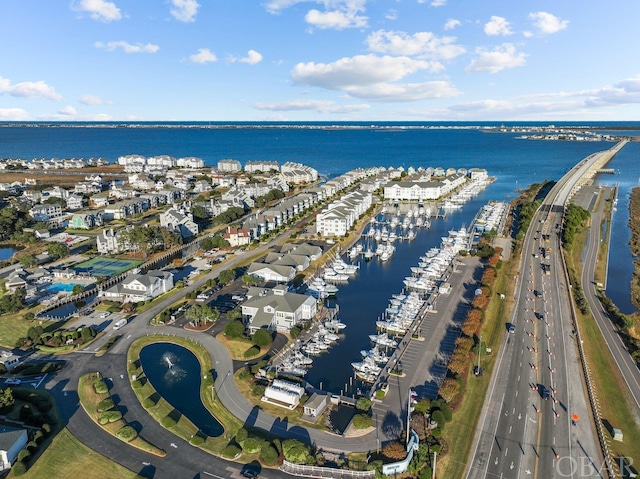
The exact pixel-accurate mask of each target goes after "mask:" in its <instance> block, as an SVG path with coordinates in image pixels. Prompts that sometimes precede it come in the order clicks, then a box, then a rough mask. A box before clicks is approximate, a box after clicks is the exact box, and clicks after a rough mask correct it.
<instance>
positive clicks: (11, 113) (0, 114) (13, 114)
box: [0, 108, 29, 121]
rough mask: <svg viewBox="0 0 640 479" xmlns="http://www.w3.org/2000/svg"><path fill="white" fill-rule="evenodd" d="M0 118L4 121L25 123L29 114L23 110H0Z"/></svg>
mask: <svg viewBox="0 0 640 479" xmlns="http://www.w3.org/2000/svg"><path fill="white" fill-rule="evenodd" d="M0 118H2V119H3V120H4V121H25V120H28V119H29V114H28V113H27V112H26V111H24V110H23V109H22V108H0Z"/></svg>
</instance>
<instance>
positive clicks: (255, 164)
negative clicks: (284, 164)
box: [244, 161, 280, 173]
mask: <svg viewBox="0 0 640 479" xmlns="http://www.w3.org/2000/svg"><path fill="white" fill-rule="evenodd" d="M244 171H246V172H247V173H269V172H270V171H280V165H279V164H278V162H277V161H247V163H246V164H245V165H244Z"/></svg>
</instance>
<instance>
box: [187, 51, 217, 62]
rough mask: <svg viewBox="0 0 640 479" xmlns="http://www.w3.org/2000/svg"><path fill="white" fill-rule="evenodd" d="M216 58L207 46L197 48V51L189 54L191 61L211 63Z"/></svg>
mask: <svg viewBox="0 0 640 479" xmlns="http://www.w3.org/2000/svg"><path fill="white" fill-rule="evenodd" d="M217 60H218V58H217V57H216V54H215V53H213V52H212V51H211V50H209V49H208V48H198V53H195V54H193V55H190V56H189V61H190V62H193V63H201V64H202V63H211V62H215V61H217Z"/></svg>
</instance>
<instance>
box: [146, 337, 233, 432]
mask: <svg viewBox="0 0 640 479" xmlns="http://www.w3.org/2000/svg"><path fill="white" fill-rule="evenodd" d="M140 363H141V365H142V369H143V370H144V373H145V375H146V376H147V378H148V379H149V381H150V382H151V385H152V386H153V387H154V388H155V390H156V391H157V392H158V394H160V396H162V397H163V398H164V399H166V401H167V402H168V403H169V404H171V406H173V407H174V408H175V409H176V410H178V411H179V412H180V413H181V414H183V415H184V416H185V417H187V418H188V419H189V420H190V421H191V422H192V423H193V424H195V426H196V427H197V428H198V429H200V430H201V431H202V432H203V433H205V434H206V435H207V436H211V437H217V436H220V435H221V434H222V433H223V431H224V429H223V427H222V425H221V424H220V423H219V422H218V421H217V420H216V418H214V417H213V416H212V415H211V413H210V412H209V411H208V410H207V408H205V407H204V404H202V401H201V399H200V362H199V361H198V358H196V356H195V355H194V354H193V353H192V352H191V351H189V350H188V349H186V348H183V347H182V346H178V345H176V344H171V343H155V344H150V345H148V346H145V347H144V348H142V350H141V351H140Z"/></svg>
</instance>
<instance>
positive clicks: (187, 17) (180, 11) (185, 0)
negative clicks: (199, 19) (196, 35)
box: [170, 0, 200, 23]
mask: <svg viewBox="0 0 640 479" xmlns="http://www.w3.org/2000/svg"><path fill="white" fill-rule="evenodd" d="M171 5H173V8H171V10H170V12H171V15H172V16H173V18H175V19H176V20H178V21H181V22H185V23H189V22H194V21H195V20H196V15H197V14H198V9H199V8H200V4H199V3H198V2H197V1H196V0H171Z"/></svg>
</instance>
